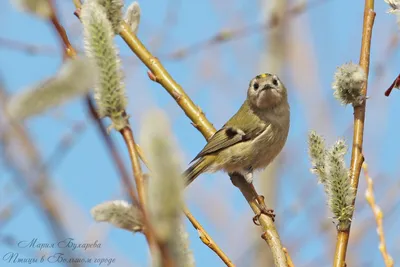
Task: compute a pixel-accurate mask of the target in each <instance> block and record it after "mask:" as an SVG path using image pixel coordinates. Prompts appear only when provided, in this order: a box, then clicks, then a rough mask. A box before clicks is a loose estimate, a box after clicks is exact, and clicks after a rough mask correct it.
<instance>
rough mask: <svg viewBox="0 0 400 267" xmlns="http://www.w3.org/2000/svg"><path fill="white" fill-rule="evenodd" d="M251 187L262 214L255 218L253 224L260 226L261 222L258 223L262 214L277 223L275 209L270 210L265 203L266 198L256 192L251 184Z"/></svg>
mask: <svg viewBox="0 0 400 267" xmlns="http://www.w3.org/2000/svg"><path fill="white" fill-rule="evenodd" d="M250 185H251V189H252V191H253V195H254V196H255V197H254V199H255V201H256V203H257V207H258V208H259V209H260V212H259V213H258V214H257V215H256V216H254V217H253V222H254V224H256V225H260V222H259V221H258V219H259V218H260V216H261V214H265V215H267V216H269V217H270V218H271V219H272V221H275V213H274V210H273V209H268V208H267V206H266V205H265V202H264V196H263V195H259V194H258V193H257V191H256V189H255V188H254V185H253V183H251V184H250Z"/></svg>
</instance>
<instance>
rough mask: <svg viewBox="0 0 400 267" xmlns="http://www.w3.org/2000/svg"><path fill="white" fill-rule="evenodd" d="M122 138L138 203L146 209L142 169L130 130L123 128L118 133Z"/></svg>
mask: <svg viewBox="0 0 400 267" xmlns="http://www.w3.org/2000/svg"><path fill="white" fill-rule="evenodd" d="M120 133H121V135H122V137H123V138H124V141H125V144H126V147H127V148H128V152H129V157H130V159H131V165H132V171H133V176H134V177H135V182H136V187H137V191H138V195H139V201H140V204H141V205H142V207H143V209H146V193H145V187H144V179H143V173H142V168H141V167H140V162H139V157H138V154H139V153H138V152H137V149H136V147H137V145H136V143H135V139H134V137H133V133H132V130H131V128H129V126H128V127H125V128H123V129H122V130H121V131H120Z"/></svg>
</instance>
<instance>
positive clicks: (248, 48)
mask: <svg viewBox="0 0 400 267" xmlns="http://www.w3.org/2000/svg"><path fill="white" fill-rule="evenodd" d="M70 2H72V1H60V0H59V1H57V8H58V11H59V13H60V14H61V17H62V22H63V24H64V25H65V26H66V28H67V31H68V34H69V36H70V38H71V40H72V41H73V43H74V45H76V47H78V48H81V47H82V40H81V38H80V34H81V25H80V23H79V21H78V20H77V19H76V18H75V17H74V16H73V15H72V12H73V7H72V4H71V3H70ZM321 2H323V3H321V4H320V5H318V6H316V7H313V8H310V9H309V10H307V12H306V13H305V14H303V15H300V16H297V17H294V16H293V17H291V18H290V19H289V22H288V23H289V25H290V31H289V33H288V39H289V40H291V43H290V45H288V47H289V48H290V49H291V50H290V51H289V52H288V54H289V55H291V56H293V57H294V58H296V57H298V58H299V60H296V61H294V60H292V61H291V63H287V64H286V65H285V68H284V71H283V74H282V75H281V78H282V80H283V81H284V82H285V84H286V86H287V87H288V88H289V97H290V104H291V112H292V117H291V119H292V125H291V131H290V134H289V139H288V142H287V145H286V147H285V150H284V152H283V156H282V157H283V159H284V160H283V162H284V164H283V167H281V168H280V171H279V175H280V176H281V177H280V179H279V187H278V188H277V191H278V196H279V197H278V201H277V206H276V207H275V210H276V213H277V215H278V220H277V225H278V228H279V231H280V234H281V236H282V240H283V242H284V244H286V245H288V247H289V250H290V248H293V249H292V251H291V254H293V259H294V261H295V264H296V266H307V265H306V264H307V262H309V261H312V260H313V259H315V257H317V258H318V255H320V254H322V253H323V252H326V253H328V254H327V256H326V258H323V259H320V260H321V261H320V263H321V265H319V266H329V265H330V261H329V260H330V259H331V258H332V254H333V250H332V249H330V248H329V244H330V245H333V243H332V242H333V241H334V236H333V235H332V233H333V232H328V234H324V235H319V234H318V233H317V231H316V230H315V229H316V228H317V227H320V223H321V222H324V223H328V226H329V227H331V228H332V229H333V228H334V226H333V225H332V224H331V223H330V222H331V220H330V219H329V218H328V217H329V216H330V214H329V212H328V211H327V210H326V206H325V196H324V195H323V189H322V188H321V186H319V185H317V183H316V178H315V177H314V176H313V175H311V174H310V173H309V168H310V166H309V162H308V157H307V154H306V151H307V144H306V136H307V131H308V130H310V129H316V130H317V131H318V132H320V133H321V134H323V135H324V136H326V138H327V140H328V142H329V143H331V142H333V141H334V140H335V139H337V138H338V137H344V138H346V140H347V141H348V143H350V142H351V135H352V128H351V125H352V108H351V107H341V106H340V104H339V103H338V102H337V101H335V100H334V99H333V97H332V90H331V83H332V78H333V73H334V71H335V69H336V67H338V66H339V65H341V64H343V63H346V62H349V61H353V62H358V59H359V51H360V44H361V29H362V15H363V1H339V0H329V1H321ZM139 3H140V6H141V10H142V16H141V17H142V21H141V24H140V28H139V33H138V36H139V38H140V39H141V40H142V42H143V43H144V44H145V45H147V46H148V47H149V50H150V51H151V52H153V53H154V54H155V55H156V56H158V57H159V58H160V60H161V61H162V63H163V64H164V65H165V67H166V69H167V70H168V71H169V72H170V73H171V75H172V76H173V77H174V78H175V79H176V81H178V83H180V84H181V85H182V86H183V88H185V90H186V91H187V92H188V94H189V96H190V97H191V98H192V99H193V100H194V101H195V103H196V104H198V105H199V106H200V107H201V108H202V110H203V111H204V112H205V114H206V116H207V118H208V119H209V120H210V121H211V122H213V123H214V125H215V126H216V127H217V128H218V127H220V126H221V125H222V124H223V123H224V122H225V121H226V120H227V119H228V118H229V117H230V116H231V115H232V114H234V112H235V111H236V110H237V109H238V107H239V106H240V105H241V102H242V101H243V99H244V97H245V92H246V87H247V85H248V81H249V80H250V79H251V78H252V77H253V76H255V75H257V74H258V72H259V71H260V70H259V64H260V58H261V56H260V55H261V53H262V50H263V48H264V41H263V38H262V36H263V32H262V31H261V30H259V31H256V32H254V33H252V34H249V35H247V36H245V37H242V38H236V39H234V40H233V41H230V42H227V43H223V44H218V45H214V46H210V47H206V48H202V49H199V51H197V52H196V53H193V54H191V55H189V56H187V57H185V58H184V59H182V60H171V59H170V57H168V55H170V54H171V53H172V52H174V51H176V50H178V49H179V48H182V47H188V46H191V45H193V44H196V43H198V42H201V41H204V40H208V39H209V38H211V37H212V36H214V35H215V34H216V33H218V32H220V31H221V30H223V29H237V28H241V27H244V26H246V25H253V24H257V23H260V22H261V18H262V14H261V13H260V9H259V3H258V2H257V1H245V0H236V1H229V2H227V1H217V2H216V3H214V1H179V0H171V1H140V2H139ZM0 7H1V9H0V22H1V23H0V27H1V30H0V38H2V39H3V38H5V39H9V40H15V41H20V42H23V43H29V44H35V45H41V46H45V47H52V48H53V49H54V51H55V52H54V53H53V52H52V54H51V55H41V54H39V55H29V54H26V53H24V52H21V51H19V50H15V49H10V48H8V47H5V46H3V45H0V75H1V79H2V82H3V83H4V86H5V87H6V88H7V90H8V91H9V92H17V91H19V90H22V89H24V88H26V87H28V86H29V85H31V84H33V83H36V82H38V81H40V80H42V79H45V78H48V77H50V76H51V75H53V74H54V73H56V71H57V69H58V68H59V66H60V64H61V62H62V58H61V52H60V53H58V51H59V50H58V46H57V45H58V39H57V37H56V35H55V34H54V31H53V29H52V28H51V27H50V25H49V24H48V23H46V22H44V21H42V20H40V19H38V18H36V17H34V16H30V15H27V14H24V13H20V12H18V11H16V10H15V9H14V8H13V7H12V6H11V5H10V4H9V1H3V2H2V3H1V4H0ZM375 9H376V12H377V17H376V20H375V27H374V32H373V41H372V50H371V76H370V81H369V82H370V88H369V92H368V95H369V97H370V98H369V100H368V107H367V119H366V133H365V150H364V154H365V157H366V159H367V161H368V163H369V167H370V174H371V176H372V177H374V178H375V177H376V178H377V180H376V182H375V184H376V198H377V201H378V202H379V201H380V200H382V201H383V200H384V199H386V198H385V197H386V196H388V195H389V192H390V188H393V187H396V186H397V187H398V186H399V184H398V179H397V177H398V175H399V170H398V168H397V164H398V151H399V149H400V145H399V144H400V142H397V140H398V136H397V133H398V131H399V127H398V124H397V123H395V122H396V121H397V117H396V114H398V113H399V112H400V110H399V105H398V104H397V103H398V101H399V100H398V99H399V97H400V96H399V92H398V91H394V92H393V93H392V95H391V97H389V98H386V97H384V96H383V92H384V91H385V90H386V88H387V86H388V85H390V84H391V82H392V80H393V79H394V78H395V77H396V76H397V75H398V71H399V69H398V66H397V62H398V61H399V53H398V51H397V49H396V50H395V51H394V52H393V53H392V54H391V55H390V57H387V56H385V55H386V50H387V47H388V44H389V41H390V38H391V37H392V36H393V35H395V34H398V33H397V31H398V29H397V25H396V24H395V18H394V16H391V15H389V14H387V13H386V10H387V9H388V6H387V5H386V4H385V3H384V1H383V0H382V1H376V7H375ZM169 13H172V14H173V16H172V19H168V16H167V14H169ZM116 42H117V44H118V46H119V49H120V53H121V55H122V56H123V62H124V67H125V75H126V82H127V89H128V97H129V108H128V113H130V114H131V115H132V118H131V124H132V128H133V130H134V133H135V135H136V136H137V137H139V136H140V129H141V123H142V120H143V119H142V118H143V115H145V114H146V112H147V111H148V110H150V109H152V108H161V109H163V110H164V111H165V112H166V113H167V114H168V115H169V116H170V119H171V123H172V127H173V131H174V134H175V135H176V137H177V139H178V140H179V141H180V148H181V150H182V151H183V154H184V162H183V163H182V168H185V166H186V164H187V163H188V162H189V161H190V160H191V158H192V157H193V156H194V155H196V154H197V152H198V151H199V150H200V149H201V148H202V147H203V146H204V144H205V141H204V139H203V137H202V136H201V135H200V134H199V133H198V132H197V131H196V130H195V129H194V128H193V127H192V126H191V125H190V123H189V120H188V119H187V118H186V117H185V115H184V113H183V112H182V111H181V110H180V109H179V107H178V106H177V105H176V104H175V102H174V101H173V99H172V98H171V97H170V96H169V95H168V94H167V93H166V92H165V91H164V90H163V89H162V88H161V87H160V86H159V85H158V84H155V83H153V82H151V81H150V80H148V78H147V75H146V71H147V69H146V67H144V66H143V65H142V64H141V63H140V62H139V61H138V60H137V59H136V58H135V57H134V56H133V54H132V53H131V52H130V51H129V49H128V48H127V47H126V45H125V44H124V43H123V42H122V41H121V40H120V39H119V38H118V37H117V38H116ZM303 49H304V50H303ZM51 51H53V50H51ZM378 63H381V64H382V63H383V64H384V67H385V70H386V72H385V73H384V75H382V76H377V75H376V65H377V64H378ZM267 65H268V64H267ZM263 72H268V69H266V70H263ZM302 75H308V76H307V77H304V76H302ZM78 121H83V122H84V124H85V125H86V127H85V130H84V132H83V133H82V134H79V135H78V134H75V135H74V136H75V139H74V140H75V142H74V145H73V146H72V147H71V148H70V149H68V151H66V153H64V154H63V156H62V161H60V163H59V164H57V166H56V167H55V168H53V169H51V170H50V174H51V178H52V182H53V185H54V190H53V193H54V194H55V195H56V196H57V199H58V200H59V201H60V203H59V205H61V206H62V207H63V209H62V210H61V211H62V214H63V217H65V220H66V225H67V228H68V229H69V230H70V231H71V234H70V237H72V238H74V239H75V240H76V241H77V242H83V240H85V238H86V240H93V237H94V239H99V240H100V239H101V243H102V249H101V250H95V251H93V252H92V253H94V254H91V255H94V256H93V257H100V256H101V257H112V258H116V261H117V263H116V264H114V265H113V266H148V264H147V260H148V254H147V246H146V243H145V240H144V238H143V237H142V236H141V235H135V236H132V235H130V234H129V233H127V232H125V231H123V230H119V229H114V228H111V227H107V226H105V225H99V224H94V222H93V221H92V220H91V218H90V214H89V211H90V209H91V208H92V207H93V206H95V205H96V204H99V203H101V202H103V201H106V200H111V199H118V198H122V195H121V188H120V183H119V179H118V174H117V172H116V170H115V168H114V165H113V163H112V161H111V158H110V156H109V155H108V153H107V150H106V148H105V146H104V144H103V143H102V140H101V138H100V137H99V135H98V133H97V132H96V128H95V127H94V126H93V124H92V123H91V122H90V120H88V117H87V113H86V108H85V105H84V102H83V101H82V100H75V101H73V102H70V103H69V104H67V105H65V106H63V107H61V108H59V109H57V110H56V111H55V112H49V113H46V114H45V115H44V116H40V117H36V118H34V119H31V120H29V121H28V122H26V127H27V128H28V129H29V133H30V134H31V136H32V138H33V140H34V141H35V144H36V145H37V147H38V148H39V151H40V153H41V155H42V158H43V159H45V160H47V159H48V158H49V157H50V156H51V155H52V153H53V151H54V148H55V146H56V145H57V144H58V143H59V141H60V139H61V138H62V137H63V136H65V135H66V134H68V133H69V132H71V127H72V126H73V125H74V123H75V122H78ZM112 138H113V139H114V140H115V141H116V142H117V144H118V147H119V150H120V152H121V154H122V155H124V156H125V158H126V159H127V158H128V157H127V153H126V152H125V150H124V146H123V143H122V142H121V138H120V136H118V135H117V134H116V133H113V134H112ZM126 163H127V161H126ZM126 166H129V165H128V164H126ZM0 167H1V173H0V194H1V195H0V209H1V208H2V207H5V206H7V205H9V204H10V203H22V204H21V206H20V207H19V208H18V213H17V214H16V215H15V216H13V218H12V220H11V221H10V222H8V223H7V224H6V225H5V226H4V227H2V226H1V225H2V223H1V221H0V235H1V237H3V238H4V237H5V236H9V237H12V238H13V239H15V240H16V241H22V240H31V239H33V238H38V240H39V241H41V242H49V243H52V242H56V241H54V239H53V237H52V235H51V233H50V232H49V229H48V226H47V225H46V223H45V220H44V218H43V217H42V216H41V213H40V212H38V211H37V209H36V207H35V205H33V204H32V202H31V200H29V199H28V198H26V197H24V195H25V194H26V193H25V192H24V191H21V190H20V189H19V188H18V187H17V186H16V185H15V184H13V183H12V181H13V179H12V171H10V170H9V169H8V168H7V166H6V164H5V162H4V161H1V165H0ZM378 178H379V179H378ZM256 180H257V176H256ZM304 188H305V189H306V190H308V191H307V192H312V196H310V197H309V199H311V200H308V197H307V196H308V195H305V194H304ZM364 189H365V181H364V178H363V176H361V178H360V192H359V194H358V201H357V205H358V204H360V205H362V204H365V200H364V197H363V196H364ZM187 191H188V192H187V194H186V199H187V202H188V204H189V207H190V208H191V209H192V211H193V212H194V214H195V216H196V217H197V218H198V220H199V221H200V222H202V223H203V224H204V225H205V227H206V229H207V230H208V231H209V233H210V234H211V235H212V236H213V237H214V239H215V240H216V241H217V243H218V244H220V245H221V247H222V248H223V249H224V250H225V251H226V253H227V254H228V256H230V257H231V258H232V260H233V261H234V262H235V263H236V264H237V265H238V266H248V264H249V262H251V259H248V258H249V257H251V253H249V252H248V251H252V249H253V248H254V246H253V244H254V242H255V240H257V239H258V238H259V234H260V233H259V232H258V229H256V227H255V226H253V225H251V219H250V218H251V216H252V214H251V212H250V209H249V207H248V206H247V204H246V203H245V201H244V199H243V198H242V197H241V195H240V193H239V192H238V190H237V189H236V188H234V187H233V186H232V185H231V184H230V182H229V179H227V177H226V176H225V175H223V174H212V175H204V176H203V177H202V178H201V179H199V180H198V181H196V183H195V184H193V185H192V186H191V187H190V188H189V189H188V190H187ZM260 191H261V192H262V190H260ZM221 195H222V196H223V199H221V197H220V196H221ZM303 200H306V201H303ZM210 202H211V203H212V204H213V206H215V207H214V209H213V210H212V211H210V210H207V209H206V208H205V207H207V206H208V205H209V203H210ZM304 202H306V203H308V202H310V203H311V204H312V205H311V206H312V207H311V208H310V206H309V205H307V207H303V206H302V203H304ZM389 203H393V205H391V206H390V208H389V206H388V207H386V208H387V212H388V213H389V214H391V215H390V216H388V217H387V219H385V226H386V227H387V231H390V233H391V234H388V235H387V242H388V248H389V252H391V254H392V256H393V255H396V254H397V255H400V253H399V250H398V249H397V250H396V247H400V244H399V243H398V238H396V237H398V236H399V235H400V231H399V228H398V226H396V225H395V221H396V220H398V219H399V217H398V216H399V212H398V210H397V209H396V207H397V206H398V204H397V202H396V198H394V199H393V200H392V201H389ZM296 205H297V206H298V205H299V206H300V210H305V209H307V211H304V212H302V211H293V207H295V206H296ZM297 206H296V207H297ZM383 208H384V211H386V210H385V207H383ZM310 209H311V210H310ZM356 209H357V207H356ZM283 211H288V214H289V215H288V217H284V218H283V219H282V220H280V219H279V216H280V213H283ZM310 214H311V216H310ZM371 218H372V217H371V214H370V210H369V209H362V210H361V212H360V213H357V214H356V217H355V220H354V229H356V228H358V227H362V225H363V222H365V221H371V220H372V219H371ZM299 228H300V229H304V231H300V232H299V231H298V229H299ZM187 230H188V232H189V235H190V239H191V248H192V249H193V251H194V255H195V258H196V262H197V266H223V265H222V263H221V262H220V260H219V259H218V258H217V257H216V256H215V255H214V254H213V253H212V252H211V251H210V250H209V249H208V248H207V247H205V246H204V245H203V244H202V243H201V242H200V240H198V238H197V233H196V232H195V231H194V230H193V229H192V228H191V226H190V225H188V226H187ZM304 233H308V234H307V236H309V237H311V238H310V239H309V240H308V241H307V242H305V243H304V244H302V245H301V246H297V247H296V246H294V245H293V244H291V242H292V241H293V240H298V239H299V238H301V237H302V234H304ZM396 242H397V243H396ZM291 245H293V247H291ZM377 246H378V241H377V238H376V231H375V225H374V224H371V225H370V227H369V228H368V229H367V230H366V231H364V232H363V237H362V242H361V243H359V245H357V246H354V247H350V250H352V252H354V255H355V256H356V257H357V256H360V255H363V254H365V253H367V254H365V255H366V256H365V257H364V258H365V260H361V261H357V263H359V264H360V263H363V265H362V266H367V265H368V264H369V266H378V265H383V263H382V259H381V255H380V254H379V251H378V249H377ZM295 248H296V251H293V250H294V249H295ZM265 250H267V247H265ZM10 251H18V252H19V253H21V255H25V256H27V257H28V256H29V255H32V254H35V253H36V252H35V251H34V250H28V249H21V250H18V249H16V248H15V245H14V246H13V245H11V246H6V245H5V243H4V242H2V243H0V260H1V257H3V255H5V254H6V253H8V252H10ZM351 254H353V253H351ZM248 255H250V256H248ZM395 260H396V257H395ZM397 260H398V261H399V260H400V259H399V258H397ZM1 266H25V265H18V264H11V265H7V263H6V264H5V265H4V263H2V264H1ZM31 266H41V265H39V264H37V265H35V264H33V265H31ZM54 266H57V264H54ZM93 266H95V265H93ZM315 266H317V265H315Z"/></svg>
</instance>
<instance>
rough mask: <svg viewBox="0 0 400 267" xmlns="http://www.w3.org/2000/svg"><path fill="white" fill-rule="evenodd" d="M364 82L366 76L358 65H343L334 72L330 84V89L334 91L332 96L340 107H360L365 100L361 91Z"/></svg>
mask: <svg viewBox="0 0 400 267" xmlns="http://www.w3.org/2000/svg"><path fill="white" fill-rule="evenodd" d="M366 80H367V76H366V74H365V72H364V70H363V69H362V68H361V66H360V65H358V64H354V63H346V64H343V65H342V66H340V67H338V68H337V70H336V72H335V76H334V81H333V83H332V88H333V89H334V90H335V92H334V93H333V95H334V96H335V98H336V99H338V100H339V101H340V102H341V104H342V105H348V104H352V105H353V106H357V105H360V104H361V103H362V102H363V101H364V100H365V96H364V95H363V94H362V93H361V89H362V87H363V86H364V84H365V82H366Z"/></svg>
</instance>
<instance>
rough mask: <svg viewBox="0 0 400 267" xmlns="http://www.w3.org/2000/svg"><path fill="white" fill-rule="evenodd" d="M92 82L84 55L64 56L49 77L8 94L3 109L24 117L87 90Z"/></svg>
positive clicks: (92, 73)
mask: <svg viewBox="0 0 400 267" xmlns="http://www.w3.org/2000/svg"><path fill="white" fill-rule="evenodd" d="M95 82H96V75H95V71H94V65H93V64H92V62H91V61H90V60H89V59H88V58H77V59H69V60H67V61H66V62H65V63H64V64H63V65H62V67H61V69H60V71H59V72H58V73H57V74H56V75H55V76H54V77H52V78H50V79H48V80H46V81H43V82H41V83H39V84H38V85H36V86H34V87H33V88H30V89H28V90H25V91H23V92H21V93H19V94H17V95H15V96H13V97H12V98H11V100H10V101H9V102H8V104H7V112H8V114H9V115H10V116H11V117H12V118H13V119H18V120H22V119H26V118H28V117H31V116H34V115H37V114H40V113H42V112H44V111H46V110H48V109H49V108H52V107H55V106H57V105H60V104H62V103H64V102H67V101H68V100H71V99H72V98H74V97H78V96H82V95H84V94H86V93H88V92H89V90H90V89H91V88H92V87H93V86H94V84H95Z"/></svg>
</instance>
